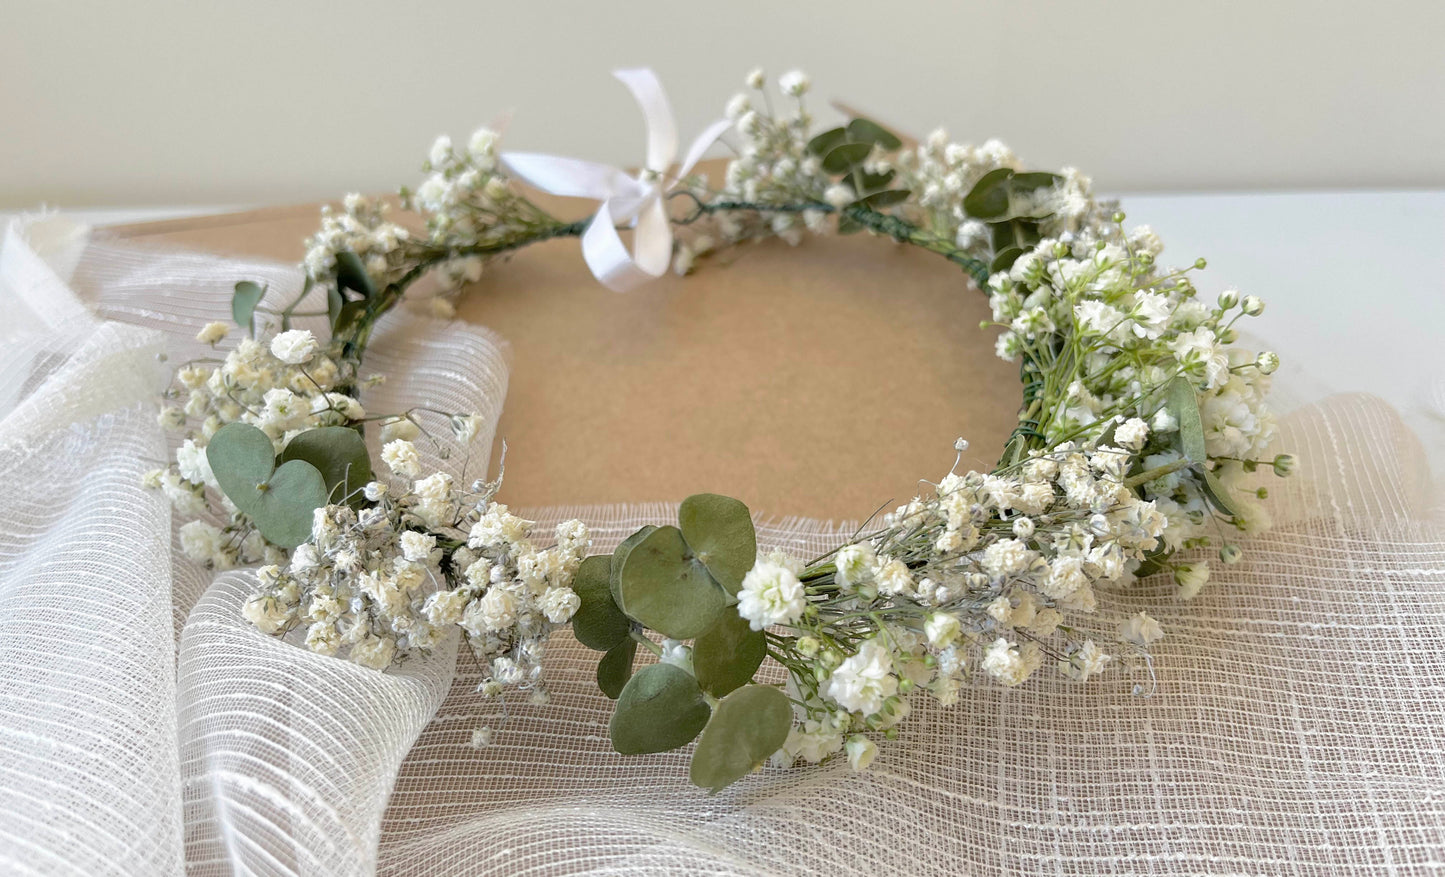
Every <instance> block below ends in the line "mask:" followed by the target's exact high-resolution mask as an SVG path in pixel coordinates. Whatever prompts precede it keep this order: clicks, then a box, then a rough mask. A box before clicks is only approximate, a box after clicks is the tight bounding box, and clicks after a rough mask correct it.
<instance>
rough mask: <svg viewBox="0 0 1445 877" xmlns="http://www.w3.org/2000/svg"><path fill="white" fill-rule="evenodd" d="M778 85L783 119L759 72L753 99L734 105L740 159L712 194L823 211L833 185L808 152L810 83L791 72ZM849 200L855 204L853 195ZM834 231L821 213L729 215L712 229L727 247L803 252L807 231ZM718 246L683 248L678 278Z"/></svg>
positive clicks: (703, 240) (751, 87) (700, 242)
mask: <svg viewBox="0 0 1445 877" xmlns="http://www.w3.org/2000/svg"><path fill="white" fill-rule="evenodd" d="M777 84H778V91H779V97H778V100H779V101H780V103H782V104H783V106H784V107H785V112H782V113H780V114H779V113H775V112H774V110H773V105H772V98H771V96H770V95H769V94H768V84H767V80H766V77H765V76H764V75H763V73H762V71H760V70H755V71H753V72H752V73H750V74H749V75H748V77H747V86H748V91H747V92H745V93H740V94H738V95H735V96H734V97H733V98H732V99H731V100H730V101H729V102H728V105H727V116H728V118H729V119H731V120H732V122H733V134H734V137H735V138H736V140H737V142H738V147H737V152H738V157H737V158H736V159H735V160H734V161H732V162H730V163H729V164H728V168H727V173H726V175H725V177H724V180H723V186H722V189H721V191H720V192H718V193H713V196H714V197H717V198H720V199H723V200H729V201H740V202H748V203H753V204H800V203H801V204H806V203H808V202H813V203H818V204H821V203H823V202H824V201H825V200H828V198H827V196H828V193H829V189H830V188H831V187H833V185H834V183H833V179H832V178H831V177H830V176H829V175H828V174H827V173H825V172H824V171H823V167H822V163H821V160H820V159H819V158H818V156H816V155H812V154H810V153H809V152H808V139H809V132H810V129H811V128H812V124H813V116H812V113H810V112H809V111H808V109H807V101H806V99H805V95H806V94H807V93H808V91H809V88H810V83H809V80H808V78H807V76H806V75H804V74H803V73H801V72H799V71H791V72H788V73H785V74H783V75H782V76H781V77H779V79H778V83H777ZM834 194H835V197H836V193H834ZM847 200H849V201H851V200H852V197H851V194H850V195H849V197H848V199H847ZM834 224H835V223H834V221H833V218H832V217H831V216H830V214H829V212H828V211H826V210H820V209H817V208H812V209H801V210H788V211H779V212H769V213H763V212H749V211H739V212H728V213H723V214H720V215H718V216H717V217H716V219H715V222H714V223H713V225H714V227H715V229H716V232H717V234H718V236H719V238H720V241H719V243H721V244H734V243H737V242H739V241H743V240H749V239H753V238H761V237H770V236H777V237H780V238H782V239H783V240H786V241H787V242H788V243H791V244H797V243H800V242H801V241H802V240H803V233H804V231H805V230H811V231H814V232H817V233H825V232H827V231H828V230H830V229H831V228H833V227H834ZM715 245H716V244H715V243H714V240H713V237H712V236H711V235H709V234H702V235H699V236H697V237H695V238H694V239H693V240H691V241H690V242H688V243H684V244H682V245H680V247H679V254H678V259H679V263H678V268H679V273H686V270H687V269H690V268H691V266H692V260H693V259H694V258H695V257H696V256H699V255H703V254H705V253H706V252H708V251H709V250H711V249H712V248H713V247H714V246H715Z"/></svg>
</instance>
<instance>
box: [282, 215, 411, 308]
mask: <svg viewBox="0 0 1445 877" xmlns="http://www.w3.org/2000/svg"><path fill="white" fill-rule="evenodd" d="M341 206H342V209H341V211H340V212H339V213H338V212H337V211H335V210H334V209H333V208H332V207H331V205H329V204H328V205H325V206H323V207H322V208H321V228H320V229H318V230H317V232H316V234H315V235H313V236H312V237H310V238H307V240H306V257H305V259H304V260H303V261H302V265H303V266H304V267H305V268H306V274H307V276H308V277H310V278H311V279H312V280H314V281H318V282H322V283H326V282H328V281H332V280H334V279H335V277H336V271H337V261H336V257H337V254H339V253H343V252H350V253H355V254H356V256H357V258H358V259H360V260H361V264H362V267H364V268H365V269H366V272H367V274H368V275H369V276H370V277H371V278H372V280H373V281H374V282H376V283H378V284H380V285H383V286H384V285H385V284H386V283H389V282H390V281H392V280H394V279H396V277H397V276H398V275H399V274H401V273H404V272H405V270H406V267H405V263H406V252H405V245H406V244H407V243H409V242H410V241H411V238H412V234H411V232H410V231H409V230H408V229H407V228H406V227H405V226H403V225H400V224H398V223H396V222H393V221H392V220H391V218H390V215H391V205H390V204H388V203H386V202H385V201H380V200H377V199H374V198H368V197H366V196H364V195H360V194H356V193H352V194H350V195H347V196H346V197H345V198H344V199H343V200H342V203H341Z"/></svg>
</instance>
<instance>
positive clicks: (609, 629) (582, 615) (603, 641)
mask: <svg viewBox="0 0 1445 877" xmlns="http://www.w3.org/2000/svg"><path fill="white" fill-rule="evenodd" d="M611 566H612V558H611V556H609V555H606V554H594V555H592V556H591V557H589V558H587V559H586V560H584V561H582V565H581V566H579V567H578V568H577V575H576V576H575V577H574V578H573V579H572V590H573V591H574V592H575V593H576V594H577V597H578V599H580V600H581V601H582V605H580V606H578V607H577V612H576V614H574V615H573V616H572V633H573V634H574V635H576V637H577V641H578V642H580V643H582V645H584V646H586V647H587V648H589V649H596V650H597V651H599V652H605V651H608V650H609V649H612V648H615V647H616V646H617V644H618V643H620V642H622V641H623V640H625V639H628V634H629V632H631V630H632V623H631V622H630V621H628V620H627V616H626V615H623V614H622V610H621V609H618V608H617V604H616V603H614V602H613V600H612V589H611V588H610V587H609V586H608V583H607V580H608V570H609V569H610V568H611Z"/></svg>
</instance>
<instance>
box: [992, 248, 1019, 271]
mask: <svg viewBox="0 0 1445 877" xmlns="http://www.w3.org/2000/svg"><path fill="white" fill-rule="evenodd" d="M1024 252H1025V250H1024V248H1023V247H1007V248H1005V249H1002V250H999V251H998V252H997V253H995V254H994V256H993V261H992V262H990V263H989V264H988V270H989V271H990V272H998V271H1007V270H1008V269H1010V268H1012V267H1013V264H1014V263H1015V262H1017V261H1018V260H1019V256H1022V255H1023V254H1024Z"/></svg>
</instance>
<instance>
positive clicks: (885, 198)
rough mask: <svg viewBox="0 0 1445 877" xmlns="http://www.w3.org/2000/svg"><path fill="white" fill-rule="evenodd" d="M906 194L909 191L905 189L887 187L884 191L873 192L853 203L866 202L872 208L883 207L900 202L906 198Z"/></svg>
mask: <svg viewBox="0 0 1445 877" xmlns="http://www.w3.org/2000/svg"><path fill="white" fill-rule="evenodd" d="M908 195H909V191H908V190H907V189H889V190H887V191H884V192H874V193H873V194H871V195H868V196H866V197H864V198H860V199H859V200H858V202H855V203H862V204H866V205H868V206H869V207H872V208H873V209H874V210H877V209H880V208H884V207H892V206H893V205H895V204H901V203H903V202H904V201H907V200H908Z"/></svg>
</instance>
